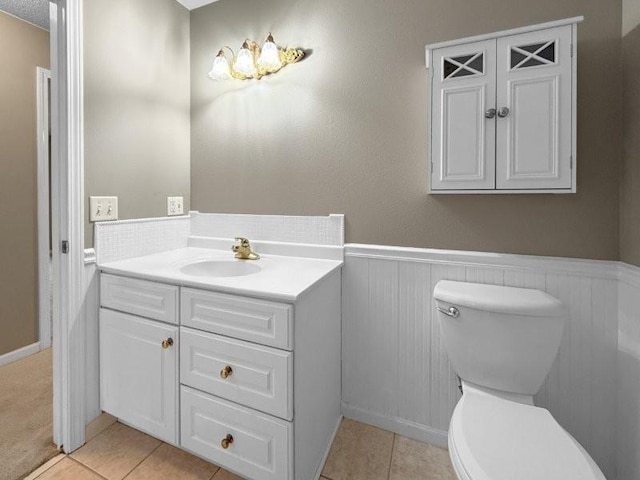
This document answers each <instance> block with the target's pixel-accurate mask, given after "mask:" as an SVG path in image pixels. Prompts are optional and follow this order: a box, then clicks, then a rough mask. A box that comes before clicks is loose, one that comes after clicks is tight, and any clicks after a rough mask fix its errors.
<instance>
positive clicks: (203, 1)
mask: <svg viewBox="0 0 640 480" xmlns="http://www.w3.org/2000/svg"><path fill="white" fill-rule="evenodd" d="M217 1H218V0H178V2H180V3H181V4H182V5H184V6H185V7H187V8H188V9H189V10H193V9H194V8H199V7H204V6H205V5H209V4H210V3H213V2H217Z"/></svg>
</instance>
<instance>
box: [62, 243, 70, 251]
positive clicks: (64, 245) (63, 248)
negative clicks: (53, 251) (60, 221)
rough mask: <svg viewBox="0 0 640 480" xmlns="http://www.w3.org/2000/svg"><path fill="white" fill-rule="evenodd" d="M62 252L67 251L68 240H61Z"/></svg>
mask: <svg viewBox="0 0 640 480" xmlns="http://www.w3.org/2000/svg"><path fill="white" fill-rule="evenodd" d="M62 253H69V240H63V241H62Z"/></svg>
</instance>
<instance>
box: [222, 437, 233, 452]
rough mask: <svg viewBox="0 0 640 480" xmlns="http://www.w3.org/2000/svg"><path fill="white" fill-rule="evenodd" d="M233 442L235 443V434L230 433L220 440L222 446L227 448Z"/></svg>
mask: <svg viewBox="0 0 640 480" xmlns="http://www.w3.org/2000/svg"><path fill="white" fill-rule="evenodd" d="M232 443H233V435H231V434H230V433H227V436H226V437H224V438H223V439H222V441H221V442H220V445H222V448H224V449H225V450H226V449H227V448H229V445H231V444H232Z"/></svg>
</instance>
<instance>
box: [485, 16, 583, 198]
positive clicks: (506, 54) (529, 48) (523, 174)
mask: <svg viewBox="0 0 640 480" xmlns="http://www.w3.org/2000/svg"><path fill="white" fill-rule="evenodd" d="M571 40H572V31H571V26H565V27H558V28H550V29H546V30H540V31H537V32H532V33H525V34H521V35H513V36H510V37H503V38H499V39H498V47H497V48H498V51H497V57H498V60H497V62H498V67H497V68H498V72H497V109H498V115H499V116H498V120H497V138H498V140H497V151H496V186H497V188H498V189H537V188H540V189H554V188H557V189H568V188H571V179H572V175H571V155H572V142H571V139H572V132H571V115H572V113H571V104H572V99H571V92H572V87H571V82H572V78H571V72H572V68H571Z"/></svg>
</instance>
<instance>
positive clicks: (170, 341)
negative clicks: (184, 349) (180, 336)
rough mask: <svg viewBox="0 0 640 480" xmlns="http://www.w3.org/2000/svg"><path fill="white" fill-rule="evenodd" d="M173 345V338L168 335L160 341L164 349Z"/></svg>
mask: <svg viewBox="0 0 640 480" xmlns="http://www.w3.org/2000/svg"><path fill="white" fill-rule="evenodd" d="M172 345H173V338H171V337H169V338H167V339H166V340H163V341H162V348H164V349H165V350H166V349H167V348H169V347H171V346H172Z"/></svg>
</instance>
